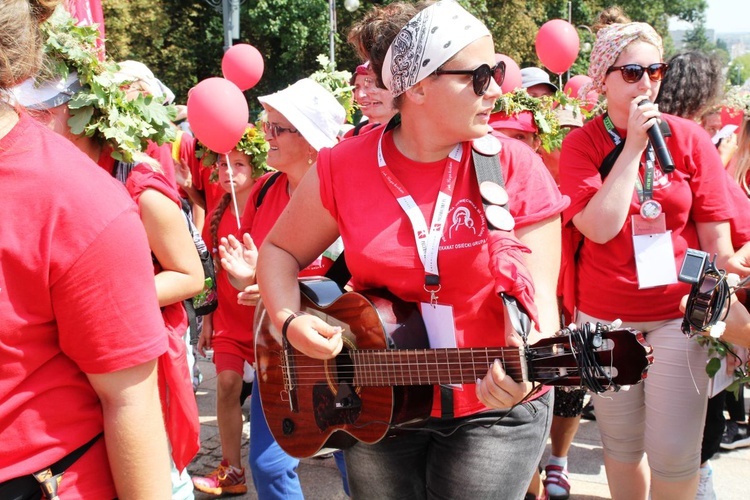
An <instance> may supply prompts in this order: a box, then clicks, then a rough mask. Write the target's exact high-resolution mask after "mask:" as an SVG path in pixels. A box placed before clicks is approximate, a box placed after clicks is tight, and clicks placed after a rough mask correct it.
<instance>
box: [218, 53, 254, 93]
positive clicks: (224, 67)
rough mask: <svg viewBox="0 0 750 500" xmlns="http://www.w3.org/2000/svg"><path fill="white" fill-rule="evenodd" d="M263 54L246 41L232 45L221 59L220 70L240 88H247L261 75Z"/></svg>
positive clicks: (251, 86)
mask: <svg viewBox="0 0 750 500" xmlns="http://www.w3.org/2000/svg"><path fill="white" fill-rule="evenodd" d="M263 68H264V65H263V56H262V55H260V52H258V49H256V48H255V47H253V46H252V45H248V44H246V43H240V44H237V45H233V46H231V47H230V48H229V50H227V51H226V53H224V57H223V58H222V59H221V72H222V73H223V74H224V78H226V79H227V80H229V81H230V82H232V83H234V84H235V85H237V86H238V87H239V88H240V90H248V89H251V88H253V87H255V85H256V84H257V83H258V82H259V81H260V77H262V76H263Z"/></svg>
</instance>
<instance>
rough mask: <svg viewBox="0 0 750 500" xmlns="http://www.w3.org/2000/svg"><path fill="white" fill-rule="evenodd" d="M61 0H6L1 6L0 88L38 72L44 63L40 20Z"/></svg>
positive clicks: (17, 82) (50, 12)
mask: <svg viewBox="0 0 750 500" xmlns="http://www.w3.org/2000/svg"><path fill="white" fill-rule="evenodd" d="M58 3H59V0H5V1H4V2H3V6H2V8H1V9H0V33H2V45H1V46H0V88H2V89H10V88H12V87H14V86H16V85H18V84H19V83H21V82H22V81H24V80H26V79H27V78H30V77H31V76H33V75H35V74H36V73H37V71H38V70H39V67H40V66H41V63H42V50H41V49H42V34H41V32H40V30H39V24H40V23H42V22H44V21H45V20H46V19H47V18H48V17H49V16H51V15H52V13H53V12H54V10H55V7H57V4H58Z"/></svg>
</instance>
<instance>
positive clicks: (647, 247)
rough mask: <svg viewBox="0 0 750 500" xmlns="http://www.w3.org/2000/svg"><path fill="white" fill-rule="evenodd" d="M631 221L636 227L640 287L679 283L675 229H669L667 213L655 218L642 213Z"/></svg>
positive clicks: (634, 241) (634, 245)
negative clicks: (673, 234)
mask: <svg viewBox="0 0 750 500" xmlns="http://www.w3.org/2000/svg"><path fill="white" fill-rule="evenodd" d="M630 220H631V223H632V226H633V249H634V251H635V267H636V273H637V276H638V288H639V289H645V288H653V287H657V286H664V285H671V284H673V283H677V267H676V265H675V260H674V248H673V246H672V231H667V230H666V218H665V216H664V214H663V213H662V214H659V215H658V216H657V217H656V218H654V219H644V218H643V217H641V216H640V215H633V216H632V217H631V218H630Z"/></svg>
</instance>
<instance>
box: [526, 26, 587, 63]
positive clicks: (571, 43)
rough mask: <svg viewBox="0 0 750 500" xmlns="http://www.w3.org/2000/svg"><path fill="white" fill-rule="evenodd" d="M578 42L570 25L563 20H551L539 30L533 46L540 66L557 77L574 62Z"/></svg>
mask: <svg viewBox="0 0 750 500" xmlns="http://www.w3.org/2000/svg"><path fill="white" fill-rule="evenodd" d="M580 42H581V41H580V39H579V38H578V32H577V31H576V29H575V27H574V26H573V25H572V24H570V23H569V22H568V21H565V20H563V19H553V20H551V21H547V22H546V23H544V24H543V25H542V27H541V28H539V33H537V35H536V41H535V42H534V46H535V47H536V55H537V56H538V57H539V60H540V61H542V64H544V65H545V66H546V67H547V68H548V69H549V70H550V71H552V72H553V73H557V74H558V75H559V74H562V73H564V72H565V71H567V70H568V69H570V67H571V66H572V65H573V63H574V62H575V61H576V58H577V57H578V49H579V47H580Z"/></svg>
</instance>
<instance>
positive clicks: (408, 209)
mask: <svg viewBox="0 0 750 500" xmlns="http://www.w3.org/2000/svg"><path fill="white" fill-rule="evenodd" d="M383 133H385V131H384V132H383ZM382 143H383V135H382V134H381V136H380V140H379V141H378V167H380V173H381V174H382V175H383V181H384V182H385V184H386V186H388V189H390V191H391V193H392V194H393V196H394V197H395V198H396V201H398V204H399V205H401V208H402V209H403V211H404V212H405V213H406V216H407V217H408V218H409V221H410V222H411V226H412V230H413V231H414V240H415V241H416V243H417V251H418V253H419V260H421V261H422V265H423V266H424V271H425V283H424V289H425V291H426V292H428V293H429V294H430V302H431V303H433V304H434V303H436V301H437V295H436V294H437V292H438V291H440V277H439V274H440V273H439V272H438V262H437V258H438V251H439V248H440V239H441V238H442V237H443V229H444V227H445V221H446V219H447V218H448V211H449V210H450V203H451V198H452V197H453V189H454V188H455V186H456V170H457V167H458V165H459V164H460V162H461V158H462V156H463V145H462V144H461V143H459V144H456V147H455V148H453V151H451V153H450V154H449V155H448V160H447V162H446V165H445V170H444V171H443V180H442V182H441V184H440V191H439V192H438V196H437V201H436V202H435V208H434V210H433V212H432V224H431V226H430V228H429V229H428V228H427V221H425V218H424V216H423V215H422V211H421V210H420V209H419V206H418V205H417V204H416V202H415V201H414V198H412V196H411V195H410V194H409V193H408V192H407V191H406V188H405V187H404V185H403V184H402V183H401V182H400V181H399V180H398V179H397V178H396V176H395V175H394V174H393V172H392V171H391V169H390V168H388V165H386V163H385V157H384V156H383V144H382Z"/></svg>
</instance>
